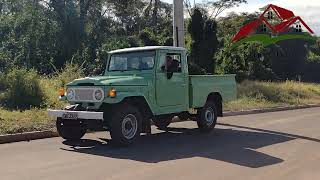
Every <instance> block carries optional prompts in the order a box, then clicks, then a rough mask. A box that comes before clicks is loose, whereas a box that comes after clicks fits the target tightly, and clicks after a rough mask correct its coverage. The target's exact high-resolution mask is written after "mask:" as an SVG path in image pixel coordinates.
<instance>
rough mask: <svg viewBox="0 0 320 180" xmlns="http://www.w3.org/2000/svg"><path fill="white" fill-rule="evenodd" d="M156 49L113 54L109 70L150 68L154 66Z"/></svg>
mask: <svg viewBox="0 0 320 180" xmlns="http://www.w3.org/2000/svg"><path fill="white" fill-rule="evenodd" d="M154 58H155V52H154V51H147V52H146V51H144V52H132V53H121V54H113V55H111V58H110V62H109V68H108V71H132V70H148V69H153V66H154Z"/></svg>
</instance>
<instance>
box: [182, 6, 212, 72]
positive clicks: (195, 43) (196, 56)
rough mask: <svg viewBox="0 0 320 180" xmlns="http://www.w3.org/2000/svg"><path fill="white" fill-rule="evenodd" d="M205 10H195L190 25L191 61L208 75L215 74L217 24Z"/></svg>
mask: <svg viewBox="0 0 320 180" xmlns="http://www.w3.org/2000/svg"><path fill="white" fill-rule="evenodd" d="M203 12H204V11H203V10H201V9H199V8H195V9H194V10H193V14H192V16H191V20H190V23H189V25H188V32H189V33H190V35H191V38H192V42H191V47H190V48H191V54H190V60H191V61H192V62H193V63H194V64H196V65H198V66H199V67H200V68H201V69H203V70H205V71H206V72H207V73H210V74H211V73H214V70H215V62H214V54H215V52H216V50H217V47H218V40H217V36H216V34H217V24H216V22H215V21H214V20H211V19H208V17H207V16H206V14H203Z"/></svg>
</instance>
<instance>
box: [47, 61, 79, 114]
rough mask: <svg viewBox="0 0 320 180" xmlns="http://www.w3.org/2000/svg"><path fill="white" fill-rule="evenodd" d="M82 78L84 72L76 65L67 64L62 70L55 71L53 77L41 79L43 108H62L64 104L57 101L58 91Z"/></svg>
mask: <svg viewBox="0 0 320 180" xmlns="http://www.w3.org/2000/svg"><path fill="white" fill-rule="evenodd" d="M81 77H84V70H83V69H82V68H81V67H80V66H79V65H77V64H70V63H67V64H66V65H65V67H64V68H63V69H61V70H60V71H57V72H56V74H55V75H52V76H48V77H42V78H41V88H42V90H43V92H44V95H45V99H44V104H43V105H44V106H46V107H49V108H62V107H64V106H65V103H64V102H61V101H59V99H58V96H59V95H58V89H59V88H60V87H65V86H66V84H68V83H69V82H71V81H73V80H74V79H78V78H81Z"/></svg>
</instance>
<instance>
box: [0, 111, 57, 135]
mask: <svg viewBox="0 0 320 180" xmlns="http://www.w3.org/2000/svg"><path fill="white" fill-rule="evenodd" d="M54 127H55V121H54V119H52V118H49V117H48V116H47V111H46V109H31V110H26V111H21V112H20V111H10V110H6V109H3V108H0V134H14V133H22V132H31V131H41V130H53V129H54Z"/></svg>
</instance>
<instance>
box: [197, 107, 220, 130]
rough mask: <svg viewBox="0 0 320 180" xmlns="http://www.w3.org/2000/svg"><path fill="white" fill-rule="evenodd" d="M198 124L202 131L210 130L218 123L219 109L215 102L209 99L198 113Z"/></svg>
mask: <svg viewBox="0 0 320 180" xmlns="http://www.w3.org/2000/svg"><path fill="white" fill-rule="evenodd" d="M197 124H198V127H199V129H200V130H201V131H202V132H209V131H211V130H212V129H214V127H215V126H216V124H217V109H216V106H215V104H214V103H213V102H210V101H208V102H207V103H206V104H205V106H204V107H203V108H202V109H201V110H200V111H199V113H198V115H197Z"/></svg>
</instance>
